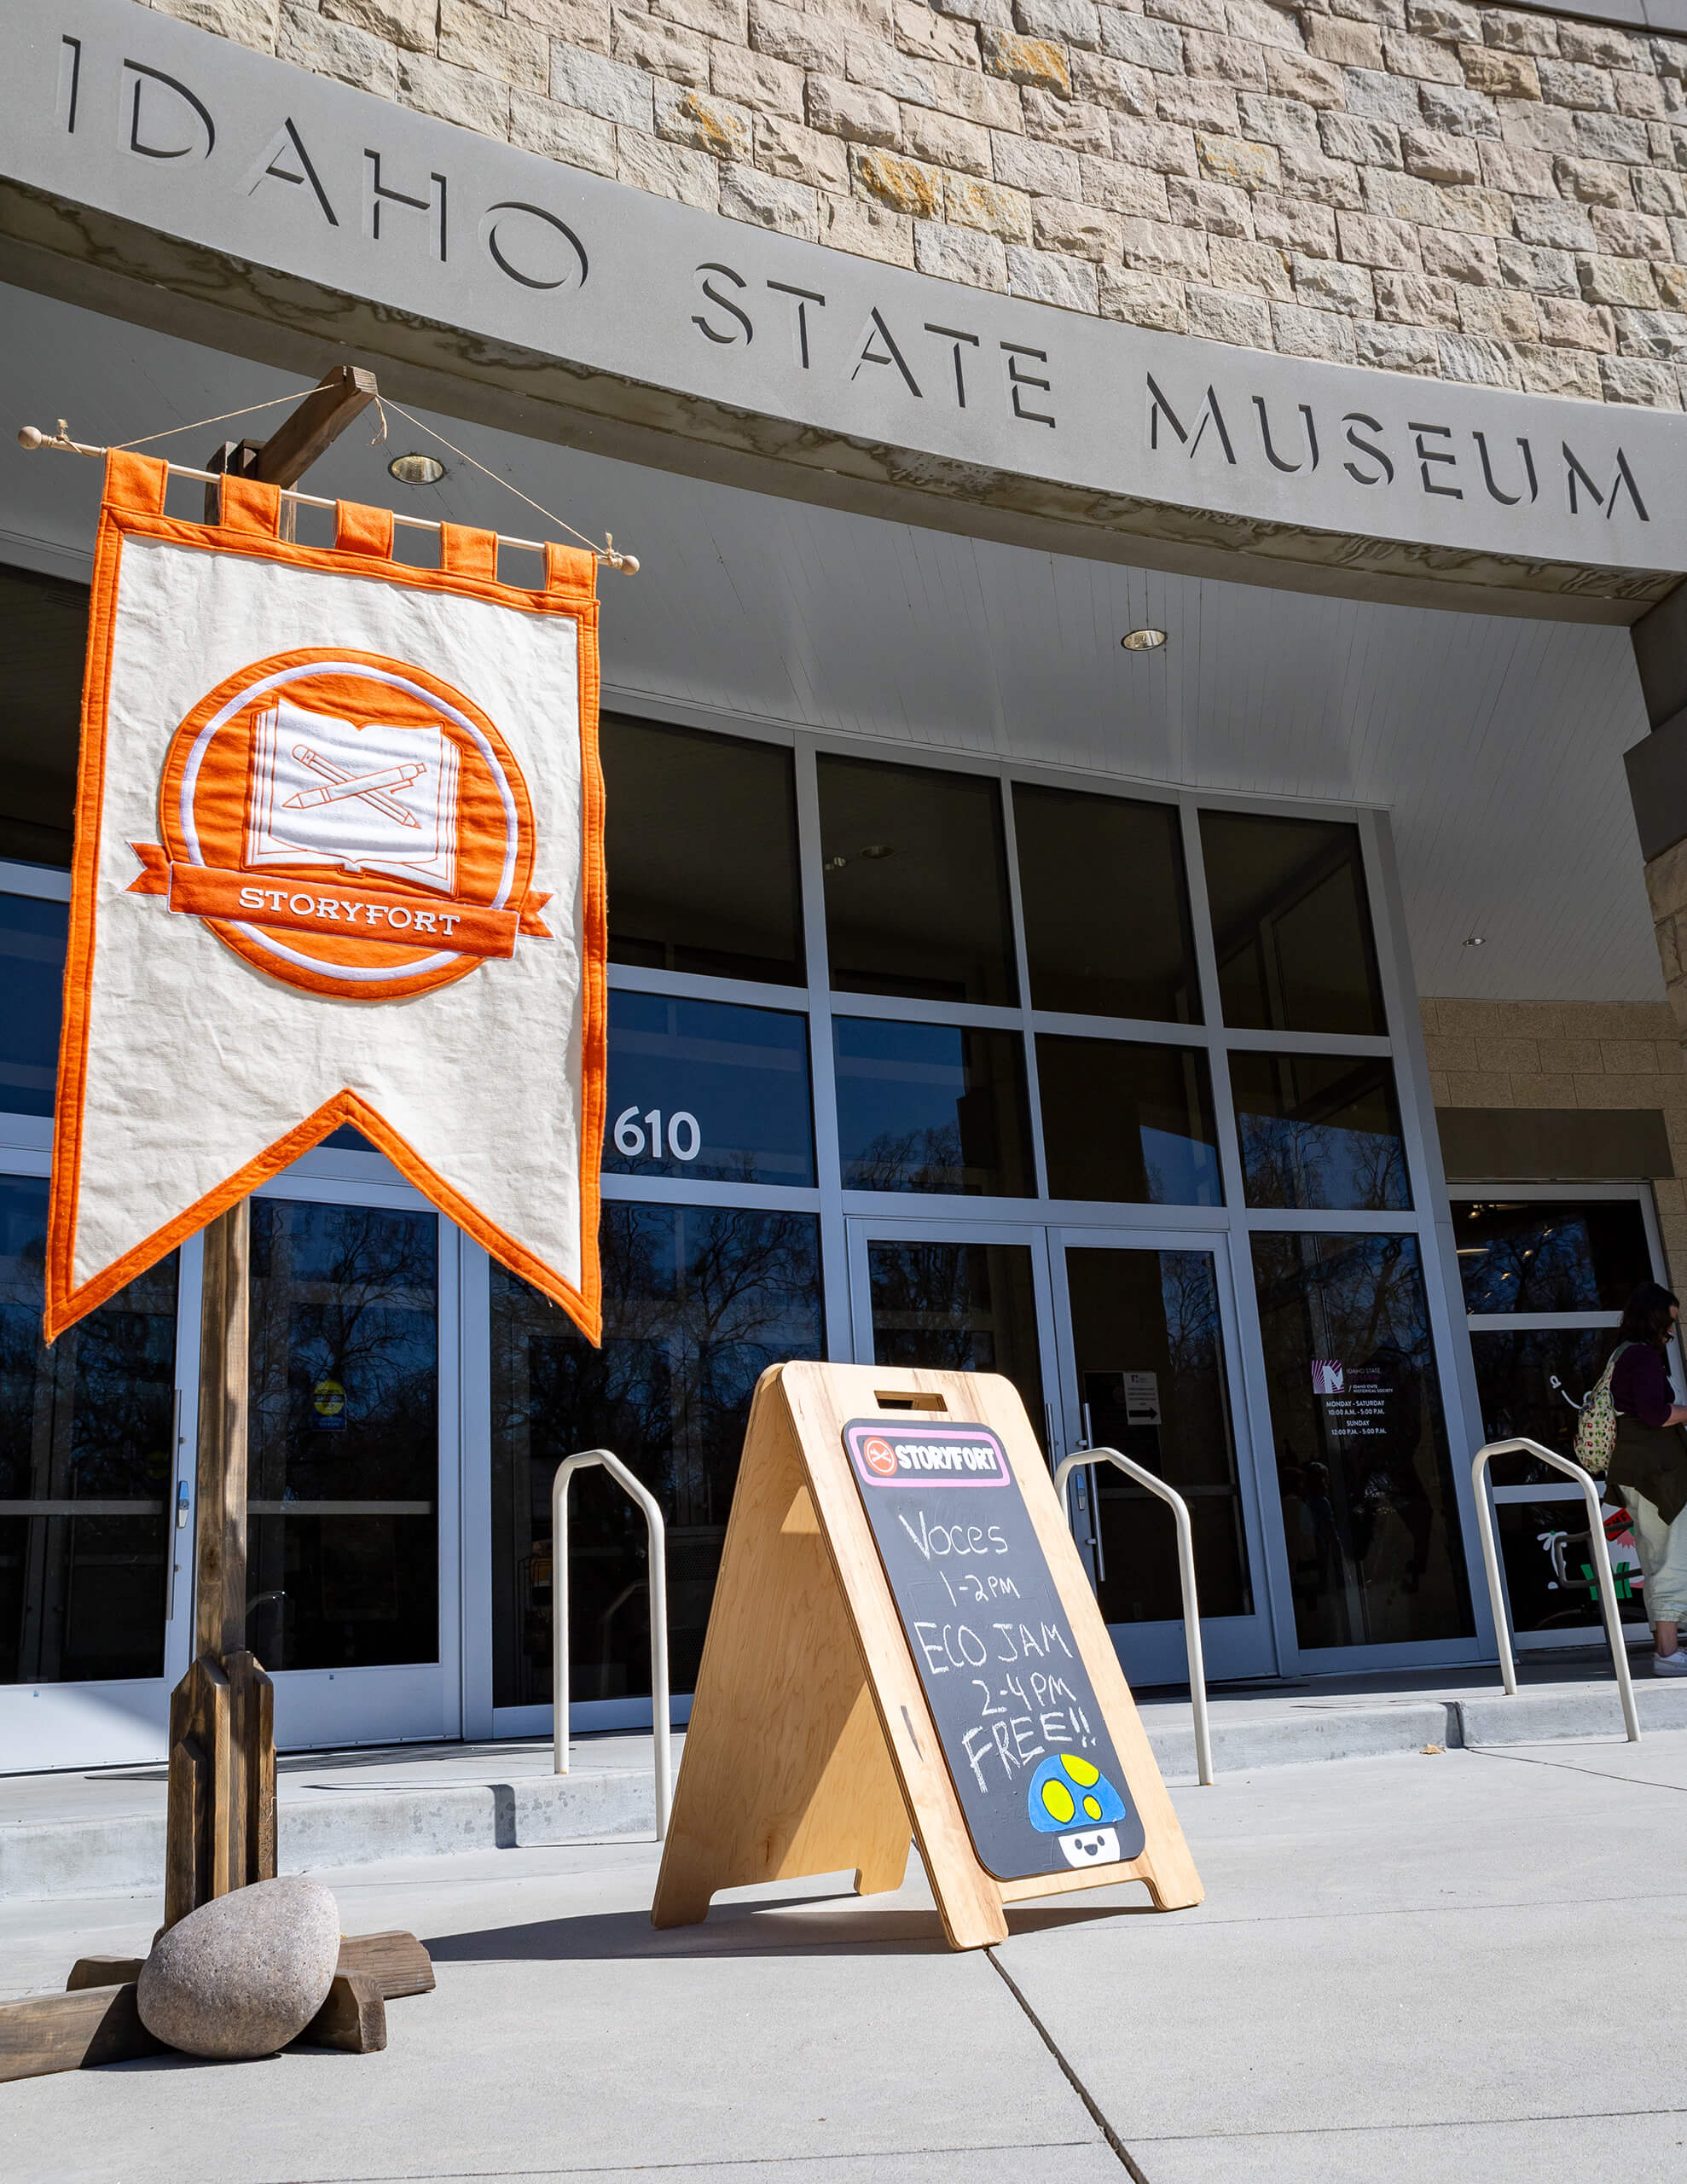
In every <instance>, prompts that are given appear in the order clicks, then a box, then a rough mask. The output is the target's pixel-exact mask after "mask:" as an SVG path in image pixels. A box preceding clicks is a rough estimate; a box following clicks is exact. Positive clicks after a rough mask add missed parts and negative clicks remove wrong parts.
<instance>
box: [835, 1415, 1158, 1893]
mask: <svg viewBox="0 0 1687 2184" xmlns="http://www.w3.org/2000/svg"><path fill="white" fill-rule="evenodd" d="M844 1446H845V1448H846V1449H848V1451H849V1463H850V1469H851V1471H852V1472H853V1474H854V1477H855V1482H856V1484H857V1486H858V1487H859V1488H860V1490H861V1500H862V1502H863V1504H864V1505H865V1507H866V1509H867V1521H868V1523H869V1524H870V1525H872V1536H873V1540H874V1542H875V1543H876V1545H877V1547H878V1554H879V1560H881V1562H882V1563H883V1564H884V1574H885V1577H887V1579H888V1580H889V1581H890V1591H891V1594H892V1596H893V1598H894V1599H895V1601H896V1612H897V1614H898V1615H899V1616H900V1618H901V1623H902V1628H903V1630H904V1631H905V1633H906V1635H907V1641H908V1644H909V1647H910V1648H911V1650H912V1653H913V1662H914V1666H915V1668H916V1670H918V1672H919V1680H920V1683H921V1686H922V1687H923V1688H924V1690H925V1697H926V1700H927V1703H928V1704H929V1705H930V1709H931V1718H932V1721H933V1722H934V1723H935V1724H936V1729H937V1734H938V1736H939V1738H940V1740H941V1741H942V1747H943V1757H944V1759H945V1761H946V1762H947V1763H948V1770H949V1775H950V1779H951V1780H952V1781H953V1782H954V1787H955V1792H956V1795H957V1796H958V1797H959V1800H960V1807H961V1811H962V1813H963V1815H965V1821H966V1827H967V1832H968V1833H969V1834H970V1835H971V1838H972V1847H973V1849H974V1850H975V1852H976V1853H977V1858H978V1862H979V1863H980V1865H982V1866H983V1868H984V1870H985V1871H986V1872H987V1873H990V1874H992V1875H993V1876H994V1878H995V1879H997V1880H1021V1879H1026V1878H1028V1877H1029V1876H1030V1875H1032V1874H1034V1873H1062V1872H1064V1871H1065V1870H1067V1868H1069V1867H1073V1868H1075V1869H1077V1870H1078V1871H1080V1872H1081V1871H1082V1870H1083V1869H1084V1868H1085V1867H1090V1866H1105V1865H1114V1864H1117V1863H1118V1862H1121V1861H1122V1860H1128V1859H1131V1858H1135V1857H1138V1856H1140V1855H1141V1852H1142V1848H1143V1844H1144V1841H1145V1834H1144V1829H1143V1825H1142V1821H1141V1818H1140V1816H1139V1814H1138V1811H1137V1809H1136V1805H1135V1803H1134V1801H1133V1798H1132V1797H1131V1794H1130V1789H1129V1786H1128V1784H1127V1782H1126V1780H1125V1775H1124V1769H1123V1766H1122V1763H1121V1762H1120V1759H1119V1756H1118V1753H1117V1751H1116V1750H1115V1749H1114V1745H1113V1740H1112V1739H1111V1738H1110V1736H1109V1734H1108V1733H1107V1727H1106V1723H1105V1722H1104V1720H1103V1718H1102V1711H1101V1706H1100V1703H1099V1700H1098V1699H1097V1698H1096V1695H1095V1692H1094V1689H1093V1687H1092V1685H1091V1682H1090V1679H1089V1674H1088V1671H1087V1669H1086V1668H1085V1666H1084V1664H1083V1659H1082V1656H1081V1650H1080V1647H1079V1646H1078V1642H1077V1640H1076V1637H1075V1634H1074V1632H1073V1629H1072V1625H1071V1620H1070V1617H1069V1616H1068V1614H1067V1612H1066V1608H1065V1606H1064V1602H1063V1601H1062V1600H1061V1597H1060V1594H1059V1590H1058V1587H1057V1586H1056V1584H1055V1582H1054V1577H1053V1575H1052V1572H1051V1571H1050V1569H1049V1566H1048V1562H1047V1560H1046V1557H1045V1555H1044V1553H1043V1550H1042V1548H1041V1543H1040V1542H1039V1541H1038V1538H1037V1534H1036V1528H1035V1525H1033V1523H1032V1521H1031V1516H1030V1512H1029V1510H1028V1509H1027V1508H1026V1507H1025V1499H1024V1496H1023V1494H1022V1493H1021V1491H1020V1489H1019V1484H1018V1481H1017V1479H1016V1478H1014V1476H1013V1472H1012V1467H1011V1466H1010V1465H1009V1463H1008V1461H1007V1452H1006V1449H1004V1447H1003V1446H1002V1443H1001V1440H1000V1437H999V1436H998V1435H997V1434H996V1433H995V1432H993V1431H992V1430H991V1428H990V1427H988V1426H971V1425H969V1426H962V1425H951V1424H948V1423H939V1422H937V1421H936V1420H931V1419H930V1418H929V1417H922V1416H919V1414H913V1415H912V1416H911V1417H910V1418H909V1420H908V1423H907V1426H906V1427H905V1428H904V1427H901V1426H887V1424H886V1423H885V1421H884V1419H882V1418H879V1419H854V1420H850V1422H849V1424H848V1425H847V1426H845V1427H844Z"/></svg>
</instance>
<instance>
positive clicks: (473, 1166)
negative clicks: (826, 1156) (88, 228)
mask: <svg viewBox="0 0 1687 2184" xmlns="http://www.w3.org/2000/svg"><path fill="white" fill-rule="evenodd" d="M165 477H166V471H165V465H164V464H163V463H162V462H155V461H154V460H153V459H151V458H150V457H148V456H136V455H119V454H113V456H110V457H109V458H108V461H107V471H106V495H105V502H104V506H103V508H102V509H101V517H100V533H99V543H98V547H97V549H96V555H95V563H94V595H93V612H92V618H91V621H90V630H89V641H88V666H87V676H86V681H85V684H84V695H83V715H82V758H81V775H80V782H79V786H78V796H77V814H76V856H75V865H74V870H73V876H72V895H71V922H70V950H69V955H68V958H67V965H66V972H65V1026H64V1037H63V1041H62V1044H61V1051H60V1060H59V1091H58V1110H57V1121H56V1124H55V1138H54V1159H53V1187H52V1211H51V1218H50V1226H49V1242H48V1259H47V1310H46V1329H47V1337H48V1339H49V1341H50V1340H51V1339H53V1338H54V1337H55V1335H57V1334H59V1333H61V1332H62V1331H63V1330H64V1329H65V1328H66V1327H69V1326H71V1325H72V1323H73V1322H74V1321H77V1320H78V1319H79V1318H80V1317H81V1316H82V1315H83V1314H84V1312H88V1311H91V1310H93V1308H94V1307H95V1306H96V1304H101V1303H102V1302H103V1301H104V1299H105V1298H107V1297H109V1296H111V1295H112V1294H113V1292H115V1291H117V1290H118V1289H119V1288H121V1287H123V1285H124V1284H125V1282H127V1281H131V1280H132V1279H133V1278H134V1276H135V1275H137V1274H138V1273H140V1272H141V1271H142V1269H143V1268H145V1267H147V1266H149V1265H151V1264H152V1263H153V1262H154V1260H156V1259H158V1258H161V1257H162V1256H163V1254H164V1253H165V1252H167V1251H170V1250H171V1249H172V1248H173V1247H174V1246H176V1245H177V1244H179V1243H180V1242H181V1241H182V1240H183V1238H184V1237H186V1236H188V1235H191V1234H193V1233H194V1231H195V1230H196V1229H200V1228H203V1227H204V1225H205V1223H206V1222H207V1221H209V1220H211V1219H212V1217H214V1216H215V1215H217V1214H218V1213H220V1212H222V1211H223V1209H224V1208H225V1207H227V1206H229V1205H233V1204H234V1203H235V1200H236V1199H240V1198H241V1197H243V1196H245V1195H246V1194H247V1193H248V1192H250V1191H252V1189H254V1188H256V1187H257V1186H258V1184H259V1183H262V1182H266V1181H267V1180H268V1179H269V1178H270V1176H274V1175H276V1174H277V1173H279V1171H280V1170H281V1169H283V1168H285V1167H286V1166H287V1165H288V1163H289V1162H290V1161H293V1160H295V1159H298V1158H299V1154H300V1153H304V1152H306V1151H308V1150H309V1148H310V1147H311V1146H313V1145H315V1144H316V1142H317V1141H319V1140H320V1139H322V1138H323V1137H326V1136H328V1133H329V1132H330V1131H331V1130H336V1129H338V1128H339V1126H340V1125H341V1124H345V1123H350V1124H353V1125H354V1126H355V1127H356V1128H357V1129H358V1130H361V1131H362V1134H363V1135H364V1136H366V1137H367V1138H368V1139H369V1140H371V1141H372V1142H373V1143H374V1144H375V1145H376V1146H378V1147H380V1150H381V1151H382V1152H383V1153H386V1155H387V1157H388V1159H391V1161H392V1162H393V1164H394V1165H395V1166H397V1168H398V1169H399V1170H401V1171H402V1172H403V1174H404V1175H405V1176H407V1177H408V1178H409V1181H410V1182H413V1183H414V1184H415V1186H416V1188H418V1189H419V1190H420V1191H422V1192H424V1193H426V1195H427V1196H428V1197H429V1198H430V1199H432V1201H433V1203H434V1204H435V1205H438V1207H439V1208H440V1209H441V1211H443V1212H445V1213H447V1214H449V1216H450V1217H451V1218H452V1219H453V1220H454V1221H455V1222H457V1223H460V1224H461V1226H462V1227H463V1228H464V1229H467V1231H468V1232H469V1234H471V1235H472V1236H473V1237H475V1238H476V1239H477V1240H478V1241H479V1242H480V1243H482V1244H484V1246H485V1247H486V1249H487V1250H488V1251H489V1252H492V1253H493V1254H494V1256H495V1257H496V1258H500V1259H501V1260H502V1261H503V1262H504V1263H505V1264H506V1265H507V1266H509V1267H511V1268H513V1269H514V1271H515V1272H516V1273H518V1274H519V1275H522V1276H523V1278H524V1279H525V1280H526V1281H530V1282H531V1283H533V1284H534V1285H535V1287H537V1288H539V1289H542V1291H543V1292H545V1293H546V1295H548V1296H549V1297H551V1298H554V1299H555V1301H556V1302H557V1303H558V1304H560V1305H561V1306H562V1307H563V1308H564V1310H565V1311H567V1312H568V1313H570V1314H571V1316H572V1317H573V1318H574V1320H575V1321H577V1323H578V1325H579V1326H580V1327H582V1328H583V1330H584V1331H585V1333H587V1334H588V1335H589V1336H590V1337H591V1338H592V1339H593V1340H594V1341H595V1340H596V1339H597V1338H598V1335H599V1333H600V1321H601V1296H600V1282H599V1275H598V1257H597V1224H598V1183H597V1178H598V1164H599V1157H600V1144H601V1139H602V1135H603V1098H604V1025H605V993H604V986H605V980H604V938H605V892H604V873H603V786H602V777H601V775H600V772H599V769H598V758H597V724H598V723H597V697H598V657H597V602H596V598H595V595H594V587H595V578H596V573H597V572H596V566H595V564H594V561H593V557H592V556H591V555H590V554H588V553H584V552H575V551H572V550H570V549H563V548H560V547H555V546H553V547H551V548H549V549H548V555H547V565H546V583H545V585H544V588H543V590H536V591H529V590H521V589H520V588H519V587H518V586H515V585H513V584H501V583H500V582H499V580H498V567H497V541H496V537H494V535H493V534H492V533H491V532H490V531H473V530H469V529H466V528H462V527H460V526H454V525H449V524H448V525H447V526H445V529H444V532H443V542H442V549H441V556H440V566H438V568H437V569H421V568H414V567H411V566H409V565H408V564H405V563H402V562H398V561H394V560H393V558H392V519H391V514H389V513H388V512H387V511H386V510H384V509H379V508H362V507H357V506H354V505H353V504H351V503H350V502H341V503H340V504H339V514H338V520H337V523H336V526H335V532H336V535H335V543H334V544H333V547H332V548H327V547H323V548H316V547H307V546H300V545H296V544H293V543H291V542H290V541H286V540H283V539H281V537H278V536H277V530H278V514H279V509H280V496H279V494H278V493H277V491H276V490H275V487H274V486H272V485H254V484H252V483H250V482H248V481H246V480H243V479H229V480H228V481H227V482H226V483H225V484H224V485H223V488H222V496H221V497H222V508H221V520H220V521H219V522H218V523H217V524H216V525H205V524H200V523H190V522H183V521H180V520H175V519H173V518H171V517H169V516H166V515H165V513H164V496H165Z"/></svg>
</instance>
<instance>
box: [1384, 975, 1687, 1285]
mask: <svg viewBox="0 0 1687 2184" xmlns="http://www.w3.org/2000/svg"><path fill="white" fill-rule="evenodd" d="M1419 1007H1420V1008H1421V1009H1422V1011H1423V1044H1424V1048H1425V1050H1426V1053H1427V1056H1428V1060H1429V1085H1430V1093H1431V1096H1432V1097H1433V1099H1434V1101H1435V1106H1436V1107H1549V1108H1563V1107H1607V1108H1609V1107H1655V1108H1657V1109H1659V1110H1660V1111H1661V1113H1662V1115H1663V1118H1664V1124H1665V1128H1666V1129H1667V1131H1668V1133H1669V1147H1670V1157H1671V1159H1672V1162H1673V1165H1674V1168H1675V1174H1674V1176H1655V1177H1653V1178H1652V1189H1653V1192H1654V1194H1655V1197H1656V1199H1657V1205H1658V1222H1659V1226H1660V1227H1661V1229H1662V1232H1663V1242H1664V1252H1665V1256H1666V1258H1667V1260H1668V1263H1669V1264H1670V1266H1671V1267H1672V1269H1673V1270H1674V1271H1673V1282H1674V1286H1675V1287H1677V1288H1678V1289H1679V1288H1682V1287H1683V1285H1684V1284H1687V1180H1684V1179H1687V1065H1684V1062H1683V1059H1682V1051H1681V1045H1680V1034H1679V1032H1678V1030H1677V1026H1676V1020H1675V1014H1674V1011H1673V1009H1672V1008H1671V1007H1670V1004H1669V1003H1668V1002H1647V1003H1637V1004H1629V1003H1625V1002H1587V1001H1435V1000H1424V1001H1422V1002H1420V1003H1419ZM1684 1293H1687V1290H1684Z"/></svg>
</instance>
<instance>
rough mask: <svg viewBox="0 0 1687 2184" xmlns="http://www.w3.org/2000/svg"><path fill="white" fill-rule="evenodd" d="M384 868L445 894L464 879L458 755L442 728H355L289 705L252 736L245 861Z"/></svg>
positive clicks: (261, 719)
mask: <svg viewBox="0 0 1687 2184" xmlns="http://www.w3.org/2000/svg"><path fill="white" fill-rule="evenodd" d="M266 864H307V865H308V864H325V865H332V866H334V867H337V868H339V869H340V870H342V871H345V872H381V873H386V874H390V875H391V877H392V878H394V879H397V880H416V881H418V882H420V885H421V886H424V887H437V888H438V890H439V892H441V893H442V894H444V895H449V894H451V893H453V892H455V886H456V875H457V753H456V751H455V747H454V746H453V745H452V744H451V742H450V741H449V738H448V737H447V735H446V734H445V731H444V729H443V728H420V729H418V728H400V727H398V726H397V725H396V724H395V723H391V722H384V721H365V722H362V723H353V722H351V721H349V720H339V719H337V718H336V717H335V716H334V715H333V714H332V713H316V712H308V711H307V710H306V709H305V707H304V706H290V705H288V704H287V702H286V700H282V701H281V703H280V704H278V705H274V706H270V708H269V710H268V711H267V712H262V713H260V714H259V715H258V719H257V722H256V723H255V724H254V727H253V730H252V777H251V794H250V796H249V798H248V800H247V804H246V868H247V869H248V870H249V871H250V870H253V869H256V868H258V867H260V866H263V865H266Z"/></svg>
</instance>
